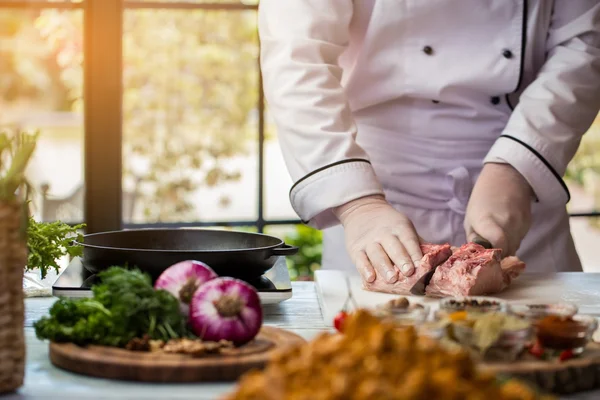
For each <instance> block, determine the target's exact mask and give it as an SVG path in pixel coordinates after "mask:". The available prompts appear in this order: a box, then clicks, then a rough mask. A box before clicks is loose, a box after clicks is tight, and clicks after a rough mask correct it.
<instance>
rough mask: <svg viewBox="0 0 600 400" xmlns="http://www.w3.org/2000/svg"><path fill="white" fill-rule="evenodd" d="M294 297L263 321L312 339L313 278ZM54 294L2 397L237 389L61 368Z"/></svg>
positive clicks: (315, 312) (316, 315)
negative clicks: (16, 381) (43, 324)
mask: <svg viewBox="0 0 600 400" xmlns="http://www.w3.org/2000/svg"><path fill="white" fill-rule="evenodd" d="M292 285H293V290H294V295H293V297H292V299H290V300H288V301H285V302H283V303H281V304H277V305H269V306H266V307H265V324H267V325H271V326H277V327H280V328H283V329H289V330H290V331H293V332H295V333H297V334H299V335H300V336H302V337H304V338H305V339H308V340H309V339H311V338H313V337H314V336H315V335H317V334H318V333H319V332H321V331H323V330H326V329H328V328H327V327H326V326H325V324H324V323H323V319H322V317H321V311H320V309H319V304H318V301H317V296H316V292H315V286H314V283H312V282H294V283H293V284H292ZM54 301H55V298H29V299H27V300H26V301H25V305H26V318H25V334H26V339H27V365H26V372H25V383H24V385H23V386H22V387H21V388H20V389H19V390H18V392H17V393H14V394H10V395H5V396H0V398H2V400H4V399H6V400H17V399H24V400H25V399H60V400H88V399H108V400H110V399H161V400H168V399H194V400H208V399H211V400H212V399H218V398H219V397H221V396H222V395H223V394H225V393H228V392H230V391H232V390H233V388H234V384H145V383H135V382H124V381H116V380H106V379H98V378H91V377H86V376H82V375H77V374H73V373H70V372H66V371H62V370H60V369H58V368H55V367H54V366H52V364H51V363H50V361H49V359H48V344H47V343H46V342H41V341H39V340H37V339H36V337H35V333H34V330H33V327H32V325H33V323H34V322H35V321H36V320H37V319H39V318H40V317H42V316H44V315H46V314H47V312H48V309H49V308H50V306H51V305H52V303H53V302H54ZM598 398H600V391H598V392H590V393H583V394H580V395H577V396H572V397H565V399H573V400H588V399H589V400H591V399H598Z"/></svg>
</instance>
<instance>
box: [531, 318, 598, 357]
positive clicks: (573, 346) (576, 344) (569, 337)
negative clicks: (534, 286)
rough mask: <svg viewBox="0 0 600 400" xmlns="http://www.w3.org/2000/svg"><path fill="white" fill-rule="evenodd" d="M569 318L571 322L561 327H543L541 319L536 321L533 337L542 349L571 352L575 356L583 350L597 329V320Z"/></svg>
mask: <svg viewBox="0 0 600 400" xmlns="http://www.w3.org/2000/svg"><path fill="white" fill-rule="evenodd" d="M565 318H569V317H565ZM570 318H571V319H572V321H573V322H571V323H570V324H569V323H565V325H564V326H563V327H560V326H559V325H556V324H555V325H554V326H545V324H544V323H543V321H542V320H541V319H540V320H538V322H537V323H536V324H535V335H536V337H537V339H538V341H539V342H540V344H541V345H542V347H544V348H548V349H552V350H572V351H573V352H574V353H576V354H578V353H581V352H582V351H583V350H584V348H585V346H587V344H588V343H589V342H590V341H591V340H592V337H593V335H594V333H595V332H596V330H597V329H598V320H597V319H596V318H594V317H592V316H589V315H574V316H572V317H570Z"/></svg>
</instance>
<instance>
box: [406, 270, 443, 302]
mask: <svg viewBox="0 0 600 400" xmlns="http://www.w3.org/2000/svg"><path fill="white" fill-rule="evenodd" d="M436 269H437V266H436V267H434V268H432V269H431V271H428V272H426V273H425V274H424V275H423V276H422V277H421V278H420V279H419V280H418V281H417V282H415V284H414V285H413V287H412V288H410V293H411V294H414V295H415V296H423V295H424V294H425V287H426V286H427V285H429V282H430V281H431V278H432V277H433V274H434V272H435V270H436Z"/></svg>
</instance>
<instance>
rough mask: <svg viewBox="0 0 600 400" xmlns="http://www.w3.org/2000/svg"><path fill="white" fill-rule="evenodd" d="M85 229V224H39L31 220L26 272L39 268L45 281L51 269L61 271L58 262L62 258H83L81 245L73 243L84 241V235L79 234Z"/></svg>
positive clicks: (28, 230) (28, 231) (28, 233)
mask: <svg viewBox="0 0 600 400" xmlns="http://www.w3.org/2000/svg"><path fill="white" fill-rule="evenodd" d="M83 228H85V224H80V225H76V226H70V225H68V224H66V223H64V222H61V221H56V222H37V221H35V220H34V219H33V218H29V222H28V224H27V248H28V256H27V267H26V270H28V271H31V270H34V269H36V268H39V269H40V274H41V278H42V279H44V278H45V277H46V275H47V273H48V270H49V269H50V268H53V269H54V270H55V271H56V272H58V271H59V266H58V264H57V260H58V259H60V258H61V257H62V256H64V255H69V256H70V257H76V256H81V255H82V253H83V249H82V247H81V245H75V244H73V243H72V241H73V239H75V240H76V241H77V242H79V243H81V242H82V241H83V234H81V233H79V232H78V231H79V230H80V229H83Z"/></svg>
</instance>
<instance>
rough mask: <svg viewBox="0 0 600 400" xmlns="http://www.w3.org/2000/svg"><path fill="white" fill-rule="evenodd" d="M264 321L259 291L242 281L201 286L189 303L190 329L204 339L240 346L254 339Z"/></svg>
mask: <svg viewBox="0 0 600 400" xmlns="http://www.w3.org/2000/svg"><path fill="white" fill-rule="evenodd" d="M262 322H263V312H262V307H261V304H260V298H259V297H258V292H257V291H256V289H254V287H252V286H251V285H249V284H248V283H246V282H244V281H241V280H239V279H235V278H229V277H220V278H216V279H213V280H211V281H210V282H207V283H205V284H204V285H202V286H200V287H199V288H198V289H197V290H196V292H195V293H194V297H192V301H191V302H190V319H189V324H190V327H191V328H192V331H193V332H194V334H195V335H196V336H198V337H199V338H201V339H203V340H207V341H215V342H217V341H219V340H228V341H231V342H233V343H234V344H235V345H236V346H240V345H243V344H245V343H248V342H249V341H251V340H252V339H254V337H255V336H256V335H257V334H258V332H259V331H260V327H261V326H262Z"/></svg>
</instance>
